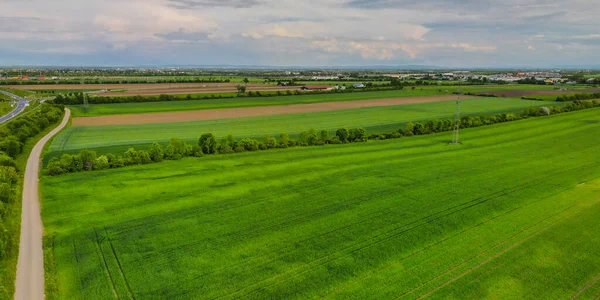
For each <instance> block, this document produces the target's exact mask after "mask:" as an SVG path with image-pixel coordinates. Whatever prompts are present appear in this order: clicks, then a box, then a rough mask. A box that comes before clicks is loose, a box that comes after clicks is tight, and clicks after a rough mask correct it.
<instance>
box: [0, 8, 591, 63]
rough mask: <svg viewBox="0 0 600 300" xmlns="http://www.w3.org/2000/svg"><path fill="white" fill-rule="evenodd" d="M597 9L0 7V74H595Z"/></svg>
mask: <svg viewBox="0 0 600 300" xmlns="http://www.w3.org/2000/svg"><path fill="white" fill-rule="evenodd" d="M595 2H597V1H592V0H556V1H545V0H503V1H491V0H0V65H4V66H7V65H54V66H55V65H62V66H80V65H83V66H141V65H146V66H150V65H152V66H160V65H261V66H306V67H312V66H379V65H386V66H395V65H429V66H443V67H465V68H466V67H509V66H522V67H553V66H586V65H592V64H595V65H598V64H600V62H599V60H598V59H597V57H598V53H600V18H598V17H597V15H598V14H599V13H600V6H598V4H597V3H595Z"/></svg>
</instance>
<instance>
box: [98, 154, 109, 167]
mask: <svg viewBox="0 0 600 300" xmlns="http://www.w3.org/2000/svg"><path fill="white" fill-rule="evenodd" d="M109 167H110V165H109V163H108V158H107V157H106V156H104V155H100V156H99V157H98V158H97V159H96V163H95V164H94V170H104V169H108V168H109Z"/></svg>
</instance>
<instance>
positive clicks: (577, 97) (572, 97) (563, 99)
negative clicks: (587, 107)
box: [556, 93, 600, 102]
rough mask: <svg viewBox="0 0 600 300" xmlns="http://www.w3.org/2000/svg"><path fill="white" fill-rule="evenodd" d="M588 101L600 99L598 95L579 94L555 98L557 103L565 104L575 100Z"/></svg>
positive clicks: (599, 94)
mask: <svg viewBox="0 0 600 300" xmlns="http://www.w3.org/2000/svg"><path fill="white" fill-rule="evenodd" d="M590 99H600V93H589V94H588V93H579V94H571V95H563V96H558V97H556V101H558V102H567V101H577V100H590Z"/></svg>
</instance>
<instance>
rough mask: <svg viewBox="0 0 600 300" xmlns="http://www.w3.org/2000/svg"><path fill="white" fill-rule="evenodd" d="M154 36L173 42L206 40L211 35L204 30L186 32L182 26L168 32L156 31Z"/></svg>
mask: <svg viewBox="0 0 600 300" xmlns="http://www.w3.org/2000/svg"><path fill="white" fill-rule="evenodd" d="M154 35H155V36H156V37H159V38H161V39H165V40H168V41H174V42H198V41H206V40H208V39H209V38H210V37H211V34H209V33H206V32H187V31H186V30H185V29H183V28H179V30H177V31H173V32H168V33H156V34H154Z"/></svg>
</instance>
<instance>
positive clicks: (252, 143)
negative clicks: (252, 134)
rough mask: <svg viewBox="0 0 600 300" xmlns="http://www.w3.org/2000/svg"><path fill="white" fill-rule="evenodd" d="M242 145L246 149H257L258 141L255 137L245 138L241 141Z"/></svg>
mask: <svg viewBox="0 0 600 300" xmlns="http://www.w3.org/2000/svg"><path fill="white" fill-rule="evenodd" d="M240 146H242V147H244V149H245V150H246V151H257V150H258V141H256V140H254V139H243V140H241V141H240Z"/></svg>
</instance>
